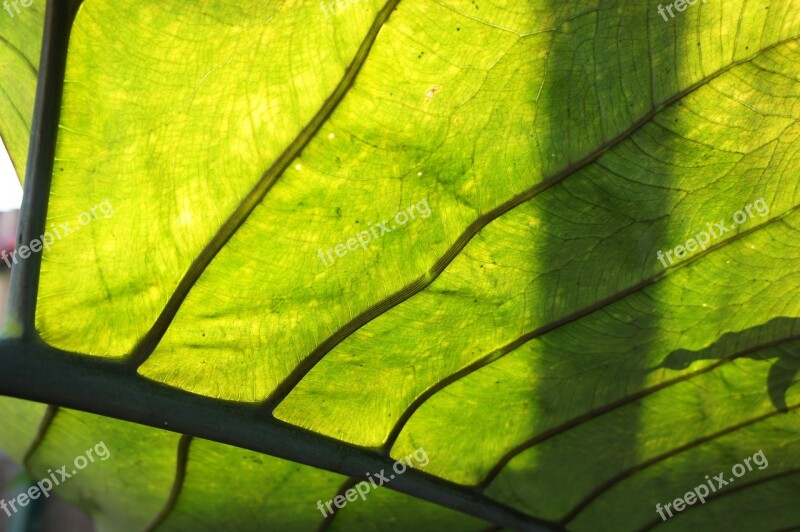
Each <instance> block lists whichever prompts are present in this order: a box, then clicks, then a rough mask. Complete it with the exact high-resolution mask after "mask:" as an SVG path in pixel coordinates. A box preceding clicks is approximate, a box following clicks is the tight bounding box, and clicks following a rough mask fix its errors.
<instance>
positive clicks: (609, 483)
mask: <svg viewBox="0 0 800 532" xmlns="http://www.w3.org/2000/svg"><path fill="white" fill-rule="evenodd" d="M798 408H800V403H798V404H796V405H793V406H791V407H789V408H788V409H787V412H777V411H772V412H767V413H766V414H761V415H760V416H756V417H754V418H751V419H748V420H747V421H743V422H741V423H737V424H736V425H733V426H730V427H728V428H726V429H723V430H720V431H718V432H715V433H713V434H709V435H707V436H703V437H702V438H698V439H696V440H693V441H691V442H689V443H686V444H684V445H681V446H678V447H675V448H674V449H670V450H669V451H667V452H665V453H662V454H660V455H658V456H654V457H653V458H650V459H649V460H645V461H644V462H641V463H639V464H636V465H635V466H633V467H629V468H628V469H625V470H623V471H620V472H619V473H617V474H616V475H614V476H613V477H611V478H609V479H608V480H606V481H605V482H603V483H601V484H600V485H599V486H597V487H596V488H595V489H593V490H592V491H591V492H590V493H589V494H588V495H587V496H586V497H584V498H583V499H582V500H581V501H580V502H579V503H578V504H577V505H575V507H574V508H573V509H572V510H570V511H569V512H568V513H567V514H566V515H565V516H564V518H563V519H561V521H560V523H561V524H562V525H564V526H566V525H567V524H568V523H569V522H571V521H572V520H573V519H575V518H576V517H577V516H578V515H579V514H580V513H581V512H582V511H583V510H585V509H586V507H587V506H589V505H590V504H591V503H592V502H593V501H595V500H596V499H597V498H598V497H600V496H601V495H603V494H604V493H605V492H607V491H608V490H610V489H611V488H613V487H614V486H616V485H617V484H619V483H620V482H622V481H623V480H625V479H626V478H629V477H631V476H633V475H635V474H636V473H640V472H642V471H644V470H645V469H647V468H648V467H651V466H653V465H656V464H658V463H659V462H663V461H664V460H667V459H669V458H672V457H674V456H677V455H679V454H680V453H682V452H684V451H688V450H691V449H693V448H695V447H697V446H699V445H702V444H704V443H708V442H710V441H713V440H716V439H717V438H721V437H722V436H727V435H728V434H732V433H734V432H736V431H737V430H740V429H743V428H747V427H749V426H751V425H755V424H756V423H759V422H761V421H764V420H767V419H769V418H771V417H774V416H777V415H786V414H787V413H788V412H791V411H794V410H797V409H798Z"/></svg>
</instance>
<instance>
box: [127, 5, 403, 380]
mask: <svg viewBox="0 0 800 532" xmlns="http://www.w3.org/2000/svg"><path fill="white" fill-rule="evenodd" d="M398 3H400V0H389V1H388V2H387V3H386V5H385V6H384V7H383V8H382V9H381V10H380V11H379V12H378V15H377V16H376V18H375V21H374V22H373V23H372V26H370V28H369V31H368V32H367V35H366V37H365V38H364V41H363V42H362V43H361V46H360V47H359V49H358V51H357V52H356V55H355V57H353V60H352V62H351V63H350V65H348V67H347V68H346V69H345V73H344V76H343V77H342V79H341V81H339V84H338V85H337V86H336V88H335V89H334V90H333V92H332V93H331V95H330V96H329V97H328V99H327V100H325V102H324V103H323V104H322V107H321V108H320V110H319V111H317V113H316V114H315V115H314V117H313V118H312V119H311V121H310V122H309V123H308V124H306V126H305V127H304V128H303V129H302V130H301V131H300V133H299V134H298V136H297V138H295V139H294V140H293V141H292V143H291V144H290V145H289V146H288V147H287V148H286V149H285V150H284V151H283V153H281V154H280V156H278V158H277V160H276V161H275V162H274V163H273V164H272V166H270V167H269V169H267V171H266V172H264V174H263V175H262V176H261V179H260V180H259V181H258V183H257V184H256V186H255V187H254V188H253V189H252V190H251V191H250V192H249V193H248V194H247V196H246V197H245V199H244V200H243V201H242V203H241V204H240V205H239V206H238V207H237V208H236V210H235V211H234V212H233V214H231V216H230V217H229V218H228V219H227V220H226V221H225V223H223V224H222V227H220V228H219V230H218V231H217V233H216V234H215V235H214V236H213V237H212V239H211V240H210V241H209V242H208V244H206V246H205V247H204V248H203V250H202V251H201V252H200V254H199V255H198V256H197V258H195V259H194V261H192V264H191V265H190V266H189V268H188V270H187V271H186V273H185V274H184V276H183V278H182V279H181V280H180V282H179V283H178V286H177V288H175V292H173V294H172V295H171V296H170V298H169V301H167V304H166V306H165V307H164V309H163V310H162V311H161V314H159V316H158V318H157V319H156V321H155V323H154V324H153V326H152V327H151V328H150V330H149V331H148V332H147V334H146V335H145V336H144V338H142V340H141V341H140V342H139V343H138V344H137V345H136V347H135V348H134V350H133V353H132V354H131V356H130V357H129V358H128V359H127V360H126V362H125V363H126V365H128V366H130V367H132V368H138V367H139V366H141V365H142V364H143V363H144V362H145V361H146V360H147V358H148V357H149V356H150V355H151V354H152V353H153V351H154V350H155V348H156V346H157V345H158V343H159V342H160V341H161V339H162V338H163V337H164V334H166V332H167V329H168V328H169V325H170V323H172V320H173V319H174V318H175V315H176V314H177V313H178V309H180V307H181V305H182V304H183V301H184V300H185V299H186V297H187V296H188V295H189V292H190V291H191V290H192V288H193V287H194V285H195V283H196V282H197V280H198V279H199V278H200V276H201V275H202V274H203V272H204V271H205V270H206V268H208V266H209V265H210V264H211V262H212V261H213V260H214V257H216V256H217V254H218V253H219V252H220V251H221V250H222V248H223V247H224V246H225V244H226V243H227V242H228V241H229V240H230V239H231V238H232V237H233V235H234V234H236V232H237V231H238V230H239V228H240V227H241V226H242V225H243V224H244V222H245V221H246V220H247V218H248V217H249V216H250V214H251V213H252V212H253V210H254V209H255V208H256V207H257V206H258V205H259V204H260V203H261V201H262V200H263V199H264V197H265V196H266V195H267V193H268V192H269V191H270V189H271V188H272V187H273V185H275V183H276V182H277V181H278V178H279V177H280V176H281V174H283V172H284V171H285V170H286V168H288V166H289V165H290V164H291V162H292V161H293V160H294V159H296V158H297V156H298V155H299V154H300V153H301V152H302V151H303V149H304V148H305V147H306V146H307V145H308V143H309V142H311V140H312V139H313V138H314V136H315V135H316V134H317V131H319V128H320V127H322V125H323V124H324V123H325V122H326V121H327V120H328V118H329V117H330V115H331V114H332V113H333V111H334V110H335V109H336V107H337V106H338V105H339V103H340V102H341V101H342V99H343V98H344V97H345V96H346V95H347V93H348V91H349V90H350V87H351V86H352V85H353V82H354V81H355V79H356V77H357V76H358V73H359V72H360V71H361V67H362V66H363V65H364V63H365V61H366V59H367V56H368V55H369V52H370V50H371V49H372V46H373V45H374V44H375V41H376V39H377V37H378V33H379V32H380V29H381V27H382V26H383V25H384V24H385V23H386V21H387V20H388V19H389V16H390V15H391V13H392V11H394V9H395V8H396V7H397V4H398Z"/></svg>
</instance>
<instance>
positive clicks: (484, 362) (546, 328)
mask: <svg viewBox="0 0 800 532" xmlns="http://www.w3.org/2000/svg"><path fill="white" fill-rule="evenodd" d="M799 209H800V204H799V205H795V206H794V207H792V208H791V209H789V210H788V211H786V212H784V213H783V214H782V215H780V216H776V217H775V218H771V219H770V220H768V221H766V222H764V223H762V224H759V225H756V226H753V227H751V228H750V229H747V230H746V231H741V232H739V233H737V234H736V235H734V236H731V237H729V238H727V239H726V240H722V241H719V242H717V243H716V244H714V245H712V246H709V247H708V248H706V249H705V250H703V251H700V252H698V253H696V254H695V255H693V256H692V257H691V258H689V259H687V260H685V261H683V262H681V263H679V264H676V265H674V266H670V267H669V268H666V269H664V270H662V271H660V272H659V273H657V274H655V275H652V276H650V277H648V278H646V279H643V280H642V281H640V282H638V283H636V284H635V285H632V286H629V287H628V288H626V289H624V290H622V291H619V292H616V293H614V294H611V295H609V296H607V297H605V298H604V299H602V300H600V301H597V302H595V303H593V304H592V305H589V306H587V307H584V308H582V309H579V310H577V311H575V312H573V313H571V314H568V315H567V316H563V317H561V318H559V319H558V320H555V321H552V322H550V323H547V324H545V325H542V326H541V327H538V328H536V329H534V330H532V331H529V332H527V333H525V334H523V335H522V336H520V337H518V338H516V339H515V340H513V341H511V342H509V343H508V344H506V345H504V346H503V347H500V348H499V349H496V350H494V351H492V352H491V353H489V354H487V355H485V356H483V357H481V358H480V359H478V360H476V361H475V362H473V363H471V364H469V365H467V366H464V367H463V368H461V369H460V370H458V371H457V372H455V373H453V374H451V375H449V376H447V377H446V378H444V379H442V380H441V381H439V382H437V383H436V384H434V385H433V386H431V387H430V388H428V389H427V390H425V391H424V392H423V393H422V394H420V396H419V397H417V398H416V399H415V400H414V401H413V402H412V403H411V404H410V405H409V406H408V408H406V410H405V411H404V412H403V414H402V415H401V416H400V418H399V419H398V420H397V423H396V424H395V426H394V427H393V428H392V431H391V432H390V433H389V437H388V438H387V440H386V443H385V444H384V445H383V448H386V449H390V448H391V447H392V446H393V445H394V442H395V441H396V440H397V437H398V436H399V435H400V432H401V431H402V430H403V428H404V427H405V425H406V423H407V422H408V420H409V419H411V417H412V416H413V415H414V413H416V411H417V410H419V408H420V407H421V406H422V405H423V404H424V403H425V402H426V401H428V400H429V399H430V398H431V397H433V396H434V395H436V394H437V393H439V392H440V391H442V390H443V389H445V388H447V387H448V386H450V385H451V384H453V383H454V382H457V381H459V380H461V379H463V378H464V377H467V376H468V375H471V374H472V373H474V372H476V371H478V370H479V369H481V368H483V367H485V366H488V365H489V364H491V363H493V362H495V361H497V360H499V359H501V358H503V357H504V356H506V355H509V354H511V353H512V352H514V351H515V350H517V349H519V348H520V347H522V346H523V345H524V344H526V343H528V342H530V341H531V340H534V339H536V338H538V337H540V336H543V335H545V334H547V333H550V332H552V331H554V330H555V329H558V328H559V327H562V326H564V325H567V324H569V323H572V322H574V321H577V320H579V319H581V318H585V317H586V316H588V315H589V314H591V313H593V312H595V311H598V310H601V309H603V308H605V307H607V306H609V305H612V304H614V303H616V302H618V301H620V300H622V299H624V298H625V297H627V296H629V295H632V294H634V293H636V292H639V291H641V290H643V289H645V288H647V287H649V286H651V285H654V284H656V283H657V282H658V281H660V280H661V279H663V278H665V277H666V276H667V275H670V274H671V273H673V272H675V271H678V270H680V269H683V268H685V267H687V266H688V265H690V264H692V263H694V262H695V261H698V260H700V259H701V258H703V257H705V256H706V255H708V254H709V253H713V252H714V251H716V250H718V249H720V248H723V247H725V246H728V245H730V244H732V243H734V242H736V241H737V240H739V239H741V238H745V237H746V236H748V235H750V234H752V233H755V232H757V231H759V230H761V229H763V228H764V227H767V226H769V225H772V224H774V223H777V222H779V221H782V220H783V219H784V218H785V217H787V216H789V215H790V214H792V213H793V212H795V211H797V210H799Z"/></svg>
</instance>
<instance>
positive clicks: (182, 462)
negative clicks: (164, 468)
mask: <svg viewBox="0 0 800 532" xmlns="http://www.w3.org/2000/svg"><path fill="white" fill-rule="evenodd" d="M192 440H193V437H192V436H188V435H186V434H183V435H182V436H181V438H180V440H178V452H177V456H176V458H175V481H174V482H173V484H172V489H171V490H170V493H169V498H168V499H167V503H166V504H165V505H164V508H162V509H161V511H160V512H159V513H158V515H157V516H155V518H154V519H153V521H152V522H151V523H150V524H149V525H147V528H146V529H145V530H147V532H152V531H153V530H155V529H156V528H157V527H158V526H159V525H161V524H162V523H163V522H164V521H165V520H166V519H167V516H169V514H170V513H172V510H173V509H174V508H175V505H176V504H178V497H180V494H181V491H183V482H184V480H186V468H187V466H188V464H189V447H191V445H192Z"/></svg>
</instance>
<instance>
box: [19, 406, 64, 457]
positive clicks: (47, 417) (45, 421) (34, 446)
mask: <svg viewBox="0 0 800 532" xmlns="http://www.w3.org/2000/svg"><path fill="white" fill-rule="evenodd" d="M57 414H58V407H57V406H54V405H47V409H46V410H45V411H44V416H42V420H41V421H40V422H39V428H38V430H37V431H36V436H34V437H33V440H32V441H31V443H30V445H28V450H27V451H25V457H24V458H23V459H22V463H23V464H25V467H26V468H27V469H28V471H30V469H31V458H32V457H33V454H34V453H35V452H36V451H37V450H38V449H39V446H40V445H41V444H42V442H43V441H44V437H45V436H46V435H47V431H48V430H50V427H51V426H52V425H53V420H54V419H55V417H56V415H57Z"/></svg>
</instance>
